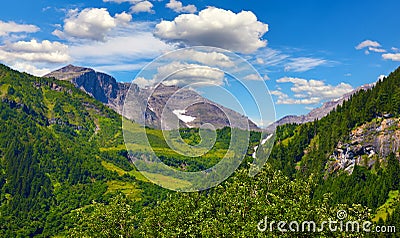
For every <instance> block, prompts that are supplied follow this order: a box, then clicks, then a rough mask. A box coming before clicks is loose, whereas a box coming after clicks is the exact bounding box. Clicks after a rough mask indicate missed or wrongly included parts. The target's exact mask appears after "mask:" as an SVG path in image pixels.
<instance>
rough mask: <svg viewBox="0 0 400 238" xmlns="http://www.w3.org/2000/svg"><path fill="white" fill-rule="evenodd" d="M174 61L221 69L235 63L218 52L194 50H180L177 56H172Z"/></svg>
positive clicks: (232, 65)
mask: <svg viewBox="0 0 400 238" xmlns="http://www.w3.org/2000/svg"><path fill="white" fill-rule="evenodd" d="M173 57H174V59H175V60H186V61H187V60H191V61H195V62H197V63H201V64H205V65H209V66H217V67H223V68H230V67H234V66H235V63H234V62H233V61H232V60H231V59H230V58H229V56H227V55H225V54H223V53H220V52H212V51H211V52H202V51H197V50H194V49H182V50H180V51H179V54H173Z"/></svg>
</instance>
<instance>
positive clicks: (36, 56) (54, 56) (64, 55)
mask: <svg viewBox="0 0 400 238" xmlns="http://www.w3.org/2000/svg"><path fill="white" fill-rule="evenodd" d="M0 53H1V55H2V57H0V59H1V60H2V61H4V62H7V63H10V64H14V63H13V62H17V61H18V60H21V61H31V62H45V63H65V62H68V60H70V56H69V54H68V46H66V45H64V44H62V43H60V42H51V41H48V40H44V41H42V42H38V41H36V40H31V41H18V42H14V43H7V44H5V45H3V46H0Z"/></svg>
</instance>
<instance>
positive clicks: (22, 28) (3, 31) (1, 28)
mask: <svg viewBox="0 0 400 238" xmlns="http://www.w3.org/2000/svg"><path fill="white" fill-rule="evenodd" d="M37 31H39V27H37V26H35V25H30V24H18V23H15V22H13V21H9V22H4V21H0V36H7V35H8V34H10V33H22V32H25V33H34V32H37Z"/></svg>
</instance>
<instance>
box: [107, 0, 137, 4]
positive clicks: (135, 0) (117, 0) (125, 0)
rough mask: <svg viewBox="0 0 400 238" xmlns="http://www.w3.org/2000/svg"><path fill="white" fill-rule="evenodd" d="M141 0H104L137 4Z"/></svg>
mask: <svg viewBox="0 0 400 238" xmlns="http://www.w3.org/2000/svg"><path fill="white" fill-rule="evenodd" d="M140 1H141V0H103V2H115V3H118V4H120V3H124V2H129V3H131V4H135V3H137V2H140Z"/></svg>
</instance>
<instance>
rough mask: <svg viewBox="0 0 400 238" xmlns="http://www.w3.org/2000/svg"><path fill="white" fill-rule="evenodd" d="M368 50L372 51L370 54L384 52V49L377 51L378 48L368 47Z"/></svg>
mask: <svg viewBox="0 0 400 238" xmlns="http://www.w3.org/2000/svg"><path fill="white" fill-rule="evenodd" d="M368 50H369V51H372V52H376V53H384V52H386V50H385V49H379V48H374V47H368Z"/></svg>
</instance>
